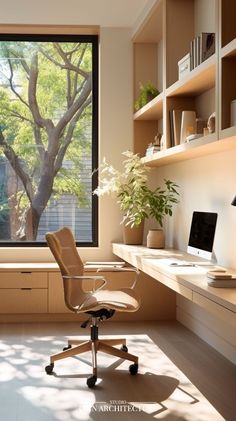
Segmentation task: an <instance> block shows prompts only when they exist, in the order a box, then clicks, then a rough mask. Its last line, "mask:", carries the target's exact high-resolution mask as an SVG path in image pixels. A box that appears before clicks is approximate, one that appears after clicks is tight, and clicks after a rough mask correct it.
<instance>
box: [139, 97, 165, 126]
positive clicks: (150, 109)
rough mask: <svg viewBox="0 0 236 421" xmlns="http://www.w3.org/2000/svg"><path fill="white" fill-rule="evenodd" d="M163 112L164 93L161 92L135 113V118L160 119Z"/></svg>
mask: <svg viewBox="0 0 236 421" xmlns="http://www.w3.org/2000/svg"><path fill="white" fill-rule="evenodd" d="M162 113H163V93H160V94H159V95H158V96H156V97H155V98H153V100H152V101H150V102H148V103H147V104H146V105H145V106H144V107H142V108H141V109H140V110H138V111H137V112H136V113H135V114H134V120H159V119H160V118H162Z"/></svg>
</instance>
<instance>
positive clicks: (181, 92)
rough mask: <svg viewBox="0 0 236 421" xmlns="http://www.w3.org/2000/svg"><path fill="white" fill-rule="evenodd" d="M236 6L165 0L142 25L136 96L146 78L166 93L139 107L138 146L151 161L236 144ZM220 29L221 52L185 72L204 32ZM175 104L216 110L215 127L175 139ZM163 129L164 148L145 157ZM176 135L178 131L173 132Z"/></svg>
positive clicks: (205, 114) (206, 112) (136, 42)
mask: <svg viewBox="0 0 236 421" xmlns="http://www.w3.org/2000/svg"><path fill="white" fill-rule="evenodd" d="M235 22H236V8H235V1H233V0H227V1H223V0H222V1H221V0H159V1H156V3H155V5H154V6H153V8H152V10H151V11H150V13H149V14H148V16H147V17H146V19H145V20H144V22H143V23H142V25H141V26H140V27H139V29H138V30H137V31H136V33H135V34H134V37H133V48H134V54H133V55H134V101H135V100H137V97H138V94H139V85H140V83H142V84H145V83H147V81H151V82H152V83H153V84H154V85H155V86H156V88H157V89H158V90H159V92H160V94H159V95H158V96H157V97H155V98H154V99H153V100H152V101H150V102H149V103H148V104H146V105H145V106H144V107H143V108H141V109H139V110H138V111H137V112H135V113H134V117H133V119H134V151H135V152H136V153H139V154H140V155H141V156H143V157H144V161H145V162H146V163H147V164H148V165H150V166H159V165H165V164H169V163H171V162H174V161H179V160H184V159H189V158H192V157H197V156H201V155H204V154H208V153H214V152H216V151H221V150H226V149H229V148H235V147H236V126H231V118H230V110H231V102H232V101H233V100H234V99H236V78H235V74H236V25H235ZM206 32H207V33H214V34H215V53H214V54H213V55H211V56H210V57H209V58H208V59H206V60H205V61H203V62H201V63H200V64H199V65H197V66H196V67H195V68H193V69H192V70H191V71H190V72H189V73H186V74H185V75H182V76H181V77H179V71H178V70H179V68H178V62H179V61H180V60H181V59H182V58H183V57H185V56H186V55H187V54H188V53H190V50H191V41H192V40H193V39H194V38H196V37H197V36H198V35H199V34H201V33H206ZM172 110H181V111H183V110H193V111H195V112H196V116H197V118H198V119H200V120H203V121H207V120H208V118H209V116H210V115H211V114H212V113H215V130H214V132H212V133H210V134H205V135H204V136H203V135H202V136H201V137H199V138H198V139H195V140H191V141H189V142H182V143H181V144H178V145H176V146H175V145H173V142H172V141H171V121H170V116H171V112H172ZM157 133H160V134H161V135H162V136H163V137H162V149H161V151H159V152H155V153H154V154H153V155H152V156H148V157H145V152H146V149H147V147H148V144H150V143H151V142H153V141H154V137H155V135H156V134H157ZM172 137H173V136H172Z"/></svg>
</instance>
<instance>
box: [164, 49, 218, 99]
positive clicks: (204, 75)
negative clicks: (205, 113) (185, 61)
mask: <svg viewBox="0 0 236 421" xmlns="http://www.w3.org/2000/svg"><path fill="white" fill-rule="evenodd" d="M215 78H216V56H215V54H214V55H213V56H211V57H210V58H209V59H208V60H206V61H204V62H203V63H201V64H200V65H199V66H197V67H196V68H195V69H193V70H192V71H191V72H190V73H188V75H187V76H185V77H183V78H182V79H180V80H178V81H177V82H175V83H174V84H173V85H171V86H170V87H169V88H167V90H166V96H177V95H187V96H192V95H199V94H201V93H202V92H204V91H207V90H208V89H211V88H213V87H214V86H215Z"/></svg>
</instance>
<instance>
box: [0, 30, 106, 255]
mask: <svg viewBox="0 0 236 421" xmlns="http://www.w3.org/2000/svg"><path fill="white" fill-rule="evenodd" d="M73 40H77V41H81V42H85V43H86V42H88V43H91V44H92V51H93V53H92V76H93V77H92V84H93V89H92V192H93V191H94V190H95V188H96V187H97V185H98V172H97V171H94V170H95V169H97V168H98V104H99V100H98V95H99V92H98V80H99V73H98V72H99V54H98V42H99V38H98V35H83V34H50V33H47V34H40V33H38V34H26V33H17V34H16V33H4V34H0V41H36V42H37V41H45V42H47V41H48V42H50V41H57V42H72V41H73ZM91 200H92V221H91V222H92V230H91V234H92V241H91V242H78V241H76V246H77V247H79V248H81V247H97V246H98V238H99V234H98V197H97V196H96V195H94V194H92V198H91ZM58 229H59V228H58ZM1 247H9V248H11V247H17V248H18V247H19V248H25V247H36V248H37V247H38V248H40V247H42V248H44V247H48V245H47V243H46V240H45V242H42V241H37V242H36V241H0V249H1Z"/></svg>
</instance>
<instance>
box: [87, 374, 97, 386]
mask: <svg viewBox="0 0 236 421" xmlns="http://www.w3.org/2000/svg"><path fill="white" fill-rule="evenodd" d="M96 381H97V376H91V377H89V378H88V379H87V386H88V387H89V388H92V387H94V386H95V383H96Z"/></svg>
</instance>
